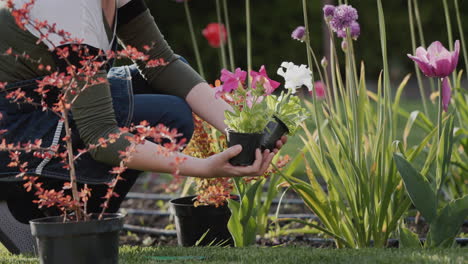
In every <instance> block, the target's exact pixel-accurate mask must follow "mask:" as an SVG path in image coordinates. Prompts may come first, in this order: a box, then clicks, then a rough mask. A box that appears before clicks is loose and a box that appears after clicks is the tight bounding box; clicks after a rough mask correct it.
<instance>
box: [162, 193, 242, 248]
mask: <svg viewBox="0 0 468 264" xmlns="http://www.w3.org/2000/svg"><path fill="white" fill-rule="evenodd" d="M194 199H195V196H187V197H182V198H177V199H173V200H171V201H170V203H171V206H172V208H173V212H174V214H175V224H176V230H177V241H178V243H179V245H180V246H184V247H191V246H194V245H195V244H196V243H197V241H198V240H200V238H201V237H202V236H203V235H204V234H205V233H206V235H205V237H204V238H203V239H202V240H201V241H200V243H199V244H198V245H199V246H207V245H216V244H221V245H223V246H225V245H230V246H233V245H234V240H233V239H232V236H231V234H230V233H229V230H228V228H227V224H228V221H229V218H230V217H231V211H230V210H229V208H228V206H227V204H226V205H223V206H219V207H217V208H216V207H215V206H203V205H201V206H198V207H195V206H194V205H193V201H194Z"/></svg>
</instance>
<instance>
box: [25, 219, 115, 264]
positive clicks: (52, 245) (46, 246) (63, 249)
mask: <svg viewBox="0 0 468 264" xmlns="http://www.w3.org/2000/svg"><path fill="white" fill-rule="evenodd" d="M97 217H98V215H93V218H94V219H93V220H90V221H86V222H85V221H83V222H65V223H64V222H63V217H60V216H58V217H46V218H40V219H35V220H32V221H30V225H31V232H32V235H33V236H34V237H35V238H36V242H37V249H38V253H39V259H40V263H41V264H56V263H57V264H63V263H67V264H83V263H100V264H101V263H102V264H116V263H118V262H119V232H120V230H121V229H122V226H123V218H124V217H123V215H121V214H106V215H105V216H104V217H103V219H102V220H97Z"/></svg>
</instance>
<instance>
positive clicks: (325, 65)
mask: <svg viewBox="0 0 468 264" xmlns="http://www.w3.org/2000/svg"><path fill="white" fill-rule="evenodd" d="M320 63H321V64H322V67H323V68H327V67H328V60H327V57H325V56H324V57H323V58H322V60H321V61H320Z"/></svg>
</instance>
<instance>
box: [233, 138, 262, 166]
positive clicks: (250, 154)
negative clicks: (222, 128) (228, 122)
mask: <svg viewBox="0 0 468 264" xmlns="http://www.w3.org/2000/svg"><path fill="white" fill-rule="evenodd" d="M262 138H263V134H256V133H238V132H234V131H232V130H228V131H227V144H228V146H229V147H232V146H235V145H241V146H242V151H241V153H239V155H237V156H235V157H234V158H232V159H230V160H229V163H231V164H232V165H234V166H250V165H252V164H253V163H254V161H255V150H256V149H258V148H260V145H261V143H262Z"/></svg>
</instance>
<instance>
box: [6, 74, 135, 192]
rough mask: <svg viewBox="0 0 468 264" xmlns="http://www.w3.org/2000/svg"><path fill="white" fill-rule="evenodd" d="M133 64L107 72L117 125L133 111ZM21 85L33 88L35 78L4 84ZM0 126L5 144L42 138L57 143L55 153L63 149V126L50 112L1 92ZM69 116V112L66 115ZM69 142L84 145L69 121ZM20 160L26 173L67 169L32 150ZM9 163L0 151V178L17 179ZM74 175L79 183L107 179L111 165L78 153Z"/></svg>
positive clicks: (57, 174) (62, 173)
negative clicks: (24, 165) (25, 168)
mask: <svg viewBox="0 0 468 264" xmlns="http://www.w3.org/2000/svg"><path fill="white" fill-rule="evenodd" d="M135 71H136V68H135V67H133V66H121V67H114V68H112V69H111V70H110V71H109V73H108V80H109V83H110V87H111V93H112V100H113V107H114V111H115V116H116V120H117V123H118V126H119V127H128V126H129V125H130V122H131V120H132V116H133V111H134V100H133V96H134V95H133V91H132V89H133V88H132V85H133V84H132V72H133V74H135ZM18 87H22V89H23V90H31V91H32V90H33V89H34V88H35V87H36V81H35V80H28V81H22V82H18V83H13V84H11V85H8V86H7V87H6V88H7V89H15V88H18ZM0 113H1V114H2V119H1V120H0V129H1V130H3V129H5V130H7V132H6V133H5V134H3V135H2V136H1V137H2V139H5V140H6V143H27V142H28V141H29V142H34V140H36V139H42V144H41V146H43V147H50V146H53V145H56V144H59V150H58V151H59V152H63V151H64V150H65V148H64V146H63V145H64V143H63V141H62V140H61V139H62V138H63V137H64V136H65V129H64V124H63V122H61V121H60V118H59V117H58V116H57V115H56V114H55V113H52V112H50V111H49V112H47V111H42V110H41V109H37V108H35V107H33V106H31V105H18V104H14V103H10V102H9V101H8V100H7V99H5V96H4V94H3V95H2V96H0ZM70 117H72V116H71V114H70ZM70 126H71V129H72V135H73V136H72V142H73V148H74V150H75V151H77V149H83V148H85V145H84V143H83V141H82V140H81V139H80V137H79V133H78V130H77V128H76V126H75V124H74V122H73V120H71V122H70ZM20 160H21V162H28V166H27V168H28V175H38V176H45V177H51V178H56V179H62V180H67V179H69V171H68V170H67V169H66V168H64V164H63V163H62V161H61V159H60V158H50V159H47V158H46V159H39V158H35V157H33V155H32V153H22V154H21V155H20ZM9 163H10V158H9V153H8V152H6V151H1V152H0V181H20V180H21V179H18V178H16V175H18V173H19V171H18V168H16V167H8V166H7V165H8V164H9ZM75 165H76V166H75V167H76V174H77V179H78V181H79V182H82V183H89V184H97V183H104V182H109V181H110V180H111V179H112V177H113V175H112V174H110V173H109V170H111V168H112V167H111V166H109V165H106V164H103V163H100V162H97V161H95V160H94V159H93V158H92V157H91V155H90V154H84V155H82V156H81V157H80V158H79V159H78V160H77V161H76V162H75Z"/></svg>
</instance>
